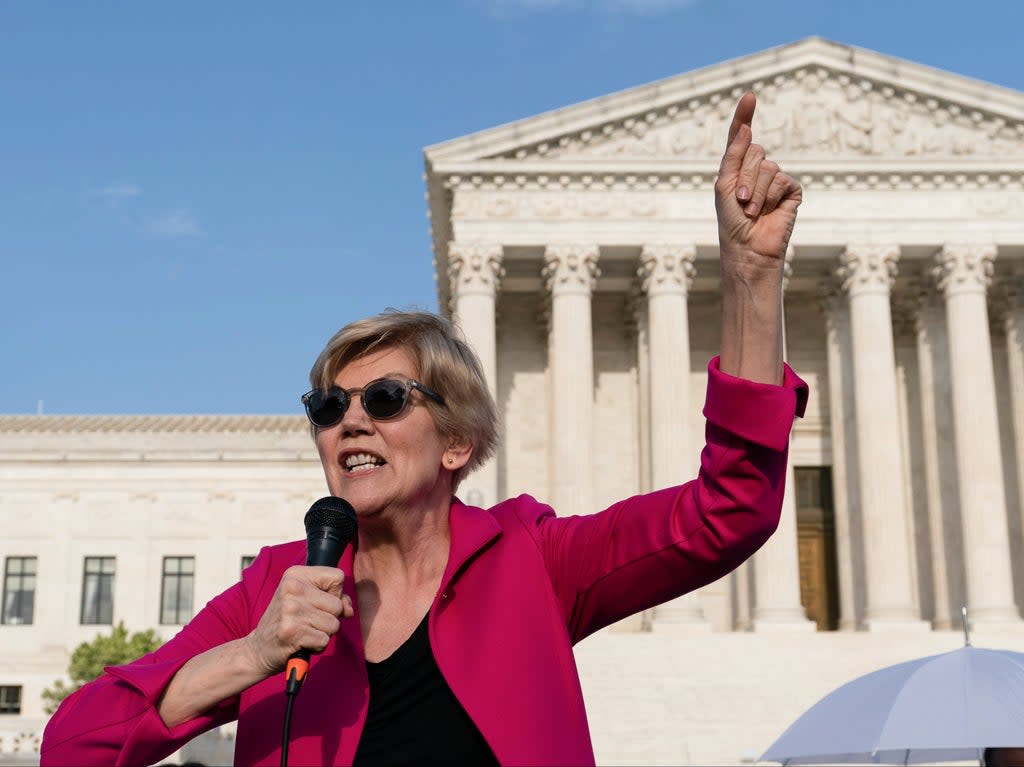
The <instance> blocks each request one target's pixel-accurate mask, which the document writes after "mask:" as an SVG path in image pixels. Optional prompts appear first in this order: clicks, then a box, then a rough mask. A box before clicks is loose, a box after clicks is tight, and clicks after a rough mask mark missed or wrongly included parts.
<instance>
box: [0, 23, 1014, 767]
mask: <svg viewBox="0 0 1024 767" xmlns="http://www.w3.org/2000/svg"><path fill="white" fill-rule="evenodd" d="M748 89H753V90H754V91H755V92H756V93H757V94H758V97H759V105H758V110H757V114H756V116H755V123H754V135H755V140H757V141H759V142H760V143H762V144H764V145H765V146H766V148H767V149H768V151H769V154H770V156H771V157H773V158H774V159H776V160H778V161H779V162H780V163H781V164H782V165H783V167H784V168H785V169H786V170H787V171H789V172H790V173H792V174H793V175H795V176H797V177H798V178H799V179H800V180H801V181H802V183H803V184H804V187H805V202H804V205H803V206H802V208H801V211H800V217H799V221H798V224H797V231H796V234H795V236H794V240H793V243H792V247H791V250H790V253H789V254H788V259H787V260H788V262H789V265H788V267H787V269H788V281H787V286H786V294H785V300H786V329H787V357H788V359H789V361H790V362H791V364H792V365H793V366H794V367H795V368H796V370H797V371H798V372H799V373H800V374H801V375H802V376H803V377H804V378H805V379H806V380H807V381H808V382H809V383H810V385H811V400H810V404H809V407H808V411H807V415H806V417H805V418H804V419H802V420H800V421H798V422H797V423H796V425H795V428H794V432H793V440H792V448H791V465H792V466H793V475H792V476H791V477H790V478H789V483H788V487H789V488H790V492H788V493H787V497H786V505H785V509H784V517H783V523H782V525H781V527H780V530H779V533H778V534H777V535H776V536H775V537H773V539H772V540H771V541H770V542H769V543H768V544H767V545H766V546H765V548H764V549H762V550H761V551H760V552H758V554H757V555H756V556H755V557H754V559H753V560H752V561H751V562H749V563H747V564H746V565H744V566H742V567H741V568H740V569H739V570H737V571H736V572H735V573H734V574H732V575H731V576H729V577H728V578H725V579H723V580H721V581H718V582H717V583H714V584H712V585H710V586H708V587H707V588H705V589H703V590H701V591H700V592H698V593H696V594H693V595H689V596H687V597H684V598H683V599H680V600H677V601H676V602H674V603H672V604H670V605H666V606H663V607H661V608H658V609H657V610H655V611H653V612H652V613H651V614H648V615H644V616H639V617H637V618H636V619H635V620H631V621H627V622H626V623H624V624H623V625H620V626H617V627H613V629H611V630H609V631H607V632H603V633H602V634H600V635H598V636H595V637H593V638H591V639H588V640H586V641H585V642H584V643H582V644H581V646H580V648H579V651H578V657H579V659H580V666H581V671H582V675H583V680H584V688H585V691H586V693H587V699H588V708H589V710H590V714H591V722H592V727H593V733H594V740H595V746H596V748H597V754H598V759H599V761H600V762H602V763H671V764H679V763H690V762H693V763H710V762H722V763H736V762H738V761H740V760H742V759H750V758H752V757H754V756H756V755H757V753H759V752H760V751H761V750H762V749H764V748H765V747H766V746H767V745H768V744H769V743H770V742H771V740H772V739H773V738H774V737H775V736H776V735H778V734H779V733H780V732H781V731H782V729H783V728H784V727H785V725H786V724H788V723H789V722H790V721H791V720H792V719H793V718H794V717H795V716H796V715H797V714H799V713H800V712H801V711H802V710H803V709H805V708H806V707H807V706H808V705H810V704H811V703H812V702H814V700H816V699H817V698H818V697H820V696H821V695H822V694H824V693H825V692H827V691H828V690H830V689H831V688H832V687H834V686H836V685H838V684H840V683H841V682H843V681H846V680H848V679H850V678H852V677H853V676H855V675H857V674H860V673H864V672H867V671H869V670H871V669H873V668H876V667H878V666H881V665H885V664H888V663H894V662H898V661H900V660H905V659H908V658H911V657H915V656H918V655H924V654H929V653H934V652H942V651H945V650H950V649H954V648H955V647H956V646H958V644H959V642H961V641H962V639H961V637H960V634H959V633H958V631H959V610H960V605H961V604H968V605H969V606H970V607H971V612H972V616H973V619H974V622H975V626H976V635H975V636H976V641H977V643H978V644H982V645H985V644H988V645H992V646H1004V647H1011V648H1015V649H1018V650H1024V627H1022V623H1021V618H1020V612H1019V606H1020V605H1022V604H1024V536H1022V527H1024V518H1022V506H1024V504H1022V496H1024V303H1022V297H1021V291H1022V287H1024V284H1022V280H1024V94H1020V93H1017V92H1014V91H1009V90H1006V89H1003V88H998V87H995V86H992V85H987V84H984V83H980V82H977V81H973V80H967V79H964V78H961V77H958V76H956V75H952V74H949V73H944V72H939V71H936V70H933V69H929V68H926V67H923V66H920V65H917V64H913V63H909V62H905V61H901V60H898V59H894V58H891V57H888V56H882V55H879V54H875V53H871V52H868V51H863V50H859V49H855V48H851V47H848V46H843V45H838V44H835V43H831V42H828V41H824V40H820V39H815V38H811V39H807V40H804V41H801V42H799V43H795V44H792V45H789V46H785V47H782V48H778V49H773V50H769V51H765V52H763V53H759V54H755V55H752V56H748V57H744V58H741V59H738V60H735V61H730V62H726V63H724V64H719V65H715V66H712V67H709V68H706V69H702V70H698V71H695V72H691V73H687V74H683V75H679V76H677V77H673V78H669V79H667V80H664V81H661V82H657V83H653V84H651V85H647V86H642V87H639V88H635V89H631V90H628V91H624V92H621V93H617V94H612V95H609V96H606V97H602V98H599V99H595V100H593V101H589V102H585V103H582V104H578V105H575V106H571V107H567V108H565V109H561V110H557V111H555V112H551V113H547V114H544V115H539V116H537V117H532V118H528V119H526V120H523V121H520V122H517V123H513V124H510V125H506V126H502V127H499V128H495V129H492V130H487V131H483V132H481V133H477V134H474V135H471V136H467V137H463V138H459V139H455V140H453V141H449V142H446V143H444V144H440V145H437V146H434V147H430V148H428V149H427V150H426V170H427V184H428V192H429V205H430V214H431V218H432V230H433V237H434V251H435V256H436V263H437V275H438V286H439V295H440V300H441V304H442V306H444V307H446V308H448V309H450V310H451V311H453V312H454V313H455V315H456V316H457V317H458V318H459V320H460V322H461V323H462V325H463V327H464V329H465V331H466V333H467V336H468V337H469V339H470V340H471V342H472V343H473V344H474V345H475V347H476V348H477V350H478V352H479V353H480V355H481V357H482V359H483V361H484V364H485V367H486V370H487V373H488V376H489V379H490V381H491V383H492V386H493V390H494V393H495V395H496V398H497V401H498V403H499V409H500V412H501V415H502V418H503V430H504V443H503V449H502V451H501V453H500V454H499V456H498V457H497V459H496V460H494V461H493V462H492V463H491V464H490V465H489V466H488V467H485V468H484V469H483V470H481V471H479V472H478V473H477V474H475V475H474V476H472V477H470V478H469V479H468V480H467V481H466V484H465V486H464V488H463V495H464V497H465V498H466V499H467V500H469V501H470V502H485V503H489V502H492V501H494V500H496V499H498V498H501V497H505V496H508V495H512V494H516V493H519V492H530V493H532V494H533V495H536V496H538V497H541V498H544V499H547V500H550V502H551V503H552V504H553V505H554V506H555V508H556V509H558V510H559V511H560V512H561V513H565V514H569V513H588V512H590V511H592V510H596V509H600V508H603V507H604V506H605V505H607V504H608V503H610V502H612V501H614V500H616V499H618V498H620V497H624V496H627V495H630V494H633V493H636V492H642V491H645V490H648V489H651V488H655V487H660V486H664V485H667V484H672V483H675V482H678V481H682V480H685V479H688V478H689V477H691V476H692V474H693V472H694V470H695V468H696V462H697V451H698V450H699V447H700V445H701V435H702V420H701V416H700V408H701V405H702V402H703V391H704V385H705V380H706V374H705V372H704V371H705V366H706V363H707V360H708V358H710V357H711V356H712V355H713V354H714V353H716V350H717V347H718V332H719V330H718V317H717V312H718V296H717V282H718V280H717V233H716V228H715V219H714V209H713V199H712V184H713V180H714V175H715V173H716V170H717V166H718V161H719V157H720V154H721V151H722V149H723V144H724V137H725V133H726V129H727V126H728V122H729V120H730V118H731V112H732V108H733V106H734V104H735V101H736V100H737V98H738V97H739V95H741V94H742V93H743V92H744V91H745V90H748ZM322 491H323V481H322V479H321V475H320V470H319V466H318V463H317V461H316V457H315V452H314V450H313V446H312V444H311V442H310V440H309V437H308V434H307V432H306V428H305V424H304V419H302V418H301V417H300V416H294V417H286V416H281V417H276V416H275V417H260V416H223V417H155V416H137V417H134V416H125V417H60V416H55V417H50V416H5V417H0V522H2V523H3V525H4V529H5V530H6V531H8V533H7V534H6V535H5V536H4V537H3V538H2V539H0V557H2V558H3V562H4V568H5V569H4V572H5V581H4V584H5V585H4V589H5V592H4V623H3V625H0V643H2V646H3V647H4V649H5V652H4V655H3V658H2V659H0V751H2V750H11V749H12V748H14V747H15V745H14V743H15V740H16V739H17V740H18V745H17V748H21V749H30V748H31V743H32V740H33V737H34V736H33V733H35V732H38V731H39V728H40V727H41V725H42V723H43V722H44V720H45V717H44V716H43V714H42V708H41V703H40V701H39V692H40V691H41V689H42V688H43V687H44V686H46V685H48V684H50V683H51V682H52V681H53V679H55V678H56V677H57V676H59V675H60V674H61V672H62V671H63V669H64V668H65V667H66V663H67V658H68V655H69V653H70V651H71V650H72V649H73V648H74V647H75V646H76V645H77V644H78V643H79V642H81V641H83V640H85V639H88V638H90V637H91V636H92V635H93V634H94V633H95V632H96V630H97V629H105V627H104V626H103V625H98V626H97V625H95V624H96V623H97V622H99V623H100V624H103V623H104V622H107V623H109V622H110V621H111V620H113V621H114V622H116V621H118V620H124V621H125V622H126V623H127V624H128V626H129V627H130V628H133V629H140V628H145V627H150V626H159V629H160V631H161V632H162V633H164V634H165V635H168V636H169V635H170V634H172V633H173V632H174V631H175V630H176V625H177V623H178V622H180V621H181V620H183V619H185V618H186V617H187V616H188V615H189V614H190V613H191V611H192V609H193V608H194V607H195V606H197V605H201V604H202V603H203V602H204V601H205V600H206V599H208V598H210V597H211V596H213V595H214V594H215V593H217V592H219V591H220V590H222V589H223V588H225V587H227V585H229V583H230V582H231V581H233V579H235V578H236V577H237V575H238V571H239V568H240V567H241V561H242V558H243V557H245V556H252V555H254V554H256V552H257V551H258V548H259V546H260V545H262V544H263V543H266V542H274V541H280V540H284V539H292V538H295V537H297V535H296V528H297V525H298V524H299V521H300V520H301V515H302V512H303V511H304V509H305V508H306V506H307V505H308V503H309V502H310V501H311V500H313V499H314V498H316V497H317V496H319V495H321V494H322ZM30 595H31V596H30ZM19 624H20V625H19ZM816 629H817V630H816ZM14 690H17V695H16V694H15V692H14ZM5 696H6V697H5ZM15 697H17V700H18V713H14V712H13V709H14V708H15V706H14V703H13V701H14V699H15ZM5 706H6V707H7V709H8V710H9V711H10V712H11V713H6V714H5V713H2V712H3V711H4V707H5ZM22 732H24V733H28V735H26V736H24V737H21V736H20V735H19V733H22Z"/></svg>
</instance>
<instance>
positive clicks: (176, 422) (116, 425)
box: [0, 415, 309, 435]
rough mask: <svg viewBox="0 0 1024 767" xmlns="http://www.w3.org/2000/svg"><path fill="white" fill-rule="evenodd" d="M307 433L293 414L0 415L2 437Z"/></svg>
mask: <svg viewBox="0 0 1024 767" xmlns="http://www.w3.org/2000/svg"><path fill="white" fill-rule="evenodd" d="M126 432H131V433H147V434H156V433H187V434H195V433H229V432H239V433H243V432H250V433H251V432H261V433H281V434H299V433H308V432H309V422H308V421H307V420H306V419H305V418H304V417H303V416H294V415H0V435H2V434H26V433H35V434H82V433H89V434H118V433H126Z"/></svg>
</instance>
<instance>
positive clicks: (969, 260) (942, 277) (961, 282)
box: [932, 244, 996, 296]
mask: <svg viewBox="0 0 1024 767" xmlns="http://www.w3.org/2000/svg"><path fill="white" fill-rule="evenodd" d="M995 257H996V247H995V245H976V244H953V245H943V246H942V250H940V251H939V252H938V253H936V254H935V268H934V269H933V270H932V274H933V275H934V276H935V283H936V285H938V288H939V290H941V291H942V292H943V293H945V294H946V296H952V295H956V294H958V293H984V292H985V291H986V290H987V289H988V286H989V285H990V284H991V283H992V270H993V263H992V262H993V261H994V260H995Z"/></svg>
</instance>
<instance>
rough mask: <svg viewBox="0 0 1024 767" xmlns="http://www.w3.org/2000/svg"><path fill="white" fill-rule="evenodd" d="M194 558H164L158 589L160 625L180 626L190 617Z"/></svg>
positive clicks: (194, 566)
mask: <svg viewBox="0 0 1024 767" xmlns="http://www.w3.org/2000/svg"><path fill="white" fill-rule="evenodd" d="M195 568H196V560H195V557H164V577H163V585H162V587H161V589H160V623H161V624H163V625H174V626H180V625H181V624H183V623H185V622H186V621H188V619H189V618H191V617H192V580H193V576H194V573H195Z"/></svg>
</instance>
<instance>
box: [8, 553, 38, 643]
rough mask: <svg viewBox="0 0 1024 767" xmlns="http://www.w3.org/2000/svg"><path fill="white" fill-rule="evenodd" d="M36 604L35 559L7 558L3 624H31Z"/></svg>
mask: <svg viewBox="0 0 1024 767" xmlns="http://www.w3.org/2000/svg"><path fill="white" fill-rule="evenodd" d="M35 604H36V558H35V557H7V564H6V567H5V568H4V605H3V622H4V623H6V624H7V625H9V626H27V625H29V624H31V623H32V613H33V611H34V610H35Z"/></svg>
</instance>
